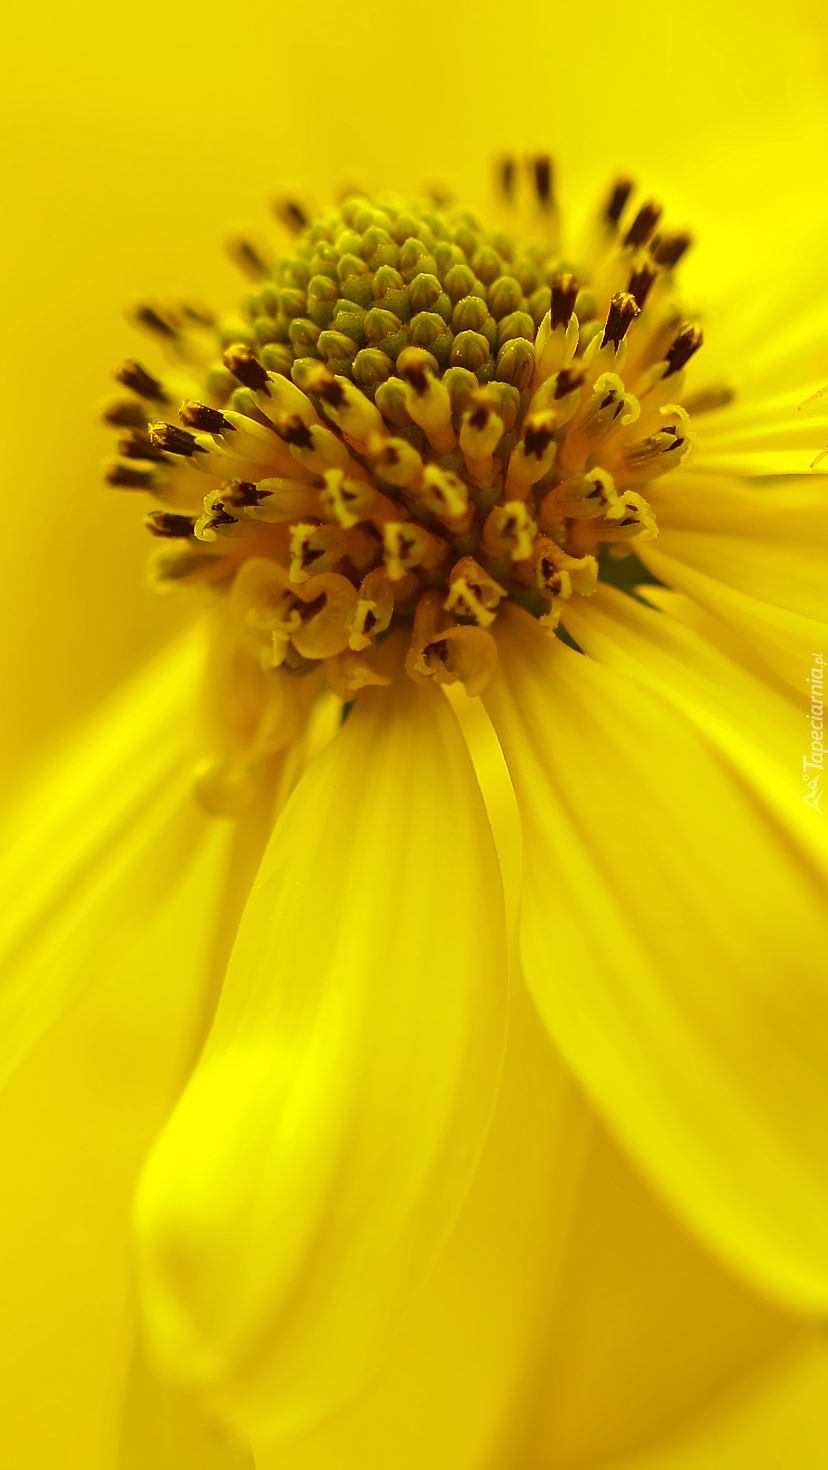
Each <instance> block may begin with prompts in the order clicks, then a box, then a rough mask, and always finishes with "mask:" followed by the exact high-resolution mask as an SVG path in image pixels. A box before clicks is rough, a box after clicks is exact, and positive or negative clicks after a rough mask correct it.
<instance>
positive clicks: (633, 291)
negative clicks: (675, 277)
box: [627, 265, 656, 310]
mask: <svg viewBox="0 0 828 1470" xmlns="http://www.w3.org/2000/svg"><path fill="white" fill-rule="evenodd" d="M655 278H656V272H655V270H654V269H653V267H652V266H651V265H642V267H641V269H640V270H638V271H633V272H632V275H631V276H630V283H629V285H628V287H627V291H628V292H629V294H630V296H632V298H633V300H634V302H635V304H636V306H637V307H638V308H639V310H641V309H642V308H643V306H644V304H645V302H646V300H647V297H648V296H649V294H650V291H651V289H652V285H653V282H654V280H655Z"/></svg>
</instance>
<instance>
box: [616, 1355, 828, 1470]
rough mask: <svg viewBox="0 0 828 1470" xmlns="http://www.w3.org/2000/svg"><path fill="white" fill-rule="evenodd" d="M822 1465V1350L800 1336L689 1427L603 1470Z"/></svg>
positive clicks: (827, 1452) (827, 1426)
mask: <svg viewBox="0 0 828 1470" xmlns="http://www.w3.org/2000/svg"><path fill="white" fill-rule="evenodd" d="M826 1461H828V1348H826V1346H825V1342H824V1339H823V1338H822V1336H821V1335H820V1334H818V1333H816V1332H814V1333H811V1334H810V1335H808V1336H802V1337H801V1338H800V1339H799V1340H798V1341H797V1342H796V1343H793V1344H792V1345H791V1346H790V1347H789V1348H787V1349H786V1350H785V1351H784V1352H781V1353H779V1354H778V1356H777V1357H776V1359H775V1360H774V1361H773V1362H771V1363H769V1364H768V1365H767V1366H766V1367H765V1368H764V1369H763V1370H762V1371H760V1372H758V1373H755V1374H752V1375H751V1376H750V1377H749V1378H748V1379H747V1380H746V1381H745V1383H744V1384H742V1385H740V1387H739V1388H738V1389H737V1390H735V1391H734V1392H733V1393H731V1394H728V1395H727V1396H725V1397H723V1399H722V1401H721V1402H720V1403H718V1404H716V1405H715V1406H713V1407H712V1408H711V1409H710V1410H708V1412H707V1413H705V1414H703V1415H699V1416H698V1419H697V1421H696V1423H695V1424H693V1425H692V1426H688V1427H687V1428H686V1429H685V1430H684V1431H683V1432H682V1433H680V1434H677V1435H675V1436H671V1437H670V1439H669V1441H668V1442H667V1443H665V1444H663V1445H660V1446H659V1447H658V1448H656V1449H653V1450H651V1451H650V1452H649V1453H647V1454H643V1455H635V1456H633V1457H632V1458H628V1457H625V1458H624V1459H623V1460H613V1461H612V1464H611V1465H605V1470H781V1467H783V1466H784V1467H787V1466H789V1465H790V1466H791V1467H793V1466H794V1465H795V1466H796V1470H823V1466H824V1465H825V1463H826Z"/></svg>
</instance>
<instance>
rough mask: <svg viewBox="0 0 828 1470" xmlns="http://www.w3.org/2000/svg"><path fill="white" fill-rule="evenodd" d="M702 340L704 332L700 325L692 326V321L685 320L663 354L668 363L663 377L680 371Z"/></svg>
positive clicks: (696, 350)
mask: <svg viewBox="0 0 828 1470" xmlns="http://www.w3.org/2000/svg"><path fill="white" fill-rule="evenodd" d="M703 341H704V333H703V332H702V329H701V327H696V326H694V325H693V323H692V322H685V323H684V326H683V327H682V328H681V329H680V331H679V333H678V336H677V337H676V338H675V340H674V342H673V344H672V346H671V348H670V350H669V352H667V353H666V354H665V361H666V362H667V363H669V366H668V368H667V371H666V373H665V374H664V376H665V378H670V377H672V375H673V373H677V372H680V370H681V369H682V368H683V367H684V366H685V365H686V364H687V363H688V362H689V361H690V359H691V357H692V356H693V354H694V353H696V352H698V350H699V348H700V347H701V345H702V342H703Z"/></svg>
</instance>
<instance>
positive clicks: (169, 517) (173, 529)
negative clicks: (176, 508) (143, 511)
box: [144, 510, 195, 540]
mask: <svg viewBox="0 0 828 1470" xmlns="http://www.w3.org/2000/svg"><path fill="white" fill-rule="evenodd" d="M144 525H145V526H146V528H147V530H148V531H149V533H150V535H151V536H165V537H168V538H169V539H170V540H175V539H179V538H181V537H184V536H192V534H193V529H194V527H195V518H194V517H193V516H179V515H173V514H172V513H171V512H170V511H166V510H151V511H150V513H149V515H148V516H147V518H146V520H145V521H144Z"/></svg>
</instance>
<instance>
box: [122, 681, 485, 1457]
mask: <svg viewBox="0 0 828 1470" xmlns="http://www.w3.org/2000/svg"><path fill="white" fill-rule="evenodd" d="M505 982H506V954H505V919H504V912H503V897H502V888H501V884H500V878H499V874H498V871H497V861H496V856H495V852H494V846H493V843H492V839H491V834H490V830H489V827H488V823H487V821H486V816H485V810H484V807H483V802H482V799H481V797H480V793H479V789H478V787H477V785H476V782H475V780H474V776H473V772H472V768H471V764H470V762H469V758H468V755H467V753H466V750H465V746H464V744H463V741H462V738H461V736H460V733H459V730H458V728H457V725H456V721H455V719H454V716H453V715H452V713H451V710H450V708H449V706H448V703H447V702H446V701H445V699H444V698H443V696H442V695H441V694H439V693H438V692H437V691H435V690H432V689H430V688H420V687H417V686H415V685H414V684H412V683H411V681H409V680H407V679H405V678H404V677H403V678H398V679H397V680H396V681H395V683H394V685H393V686H392V687H391V688H389V689H370V690H367V691H366V692H365V693H364V694H363V695H361V696H360V699H359V700H358V702H357V705H356V708H355V709H354V711H353V713H352V714H351V716H350V718H349V719H348V721H347V723H346V725H345V726H344V729H343V730H342V732H341V734H340V735H339V736H338V737H337V738H336V739H335V740H334V741H333V742H332V743H331V745H330V746H328V748H327V749H326V750H325V751H323V752H322V754H321V756H320V757H319V758H318V760H317V761H316V762H315V763H314V764H313V765H312V766H311V767H310V769H309V771H308V772H307V774H306V775H305V776H304V778H303V779H302V781H301V782H300V784H299V786H298V787H297V789H296V791H295V792H294V795H293V797H292V798H291V800H290V802H289V803H288V805H287V807H286V808H285V811H284V813H283V815H282V818H281V819H280V821H279V823H278V825H277V827H276V829H275V832H274V835H273V838H272V840H271V843H270V846H269V848H268V851H267V853H266V855H265V858H264V860H263V863H262V866H261V870H260V873H259V878H258V880H257V883H256V885H255V887H254V890H253V893H252V896H251V899H250V902H249V905H248V908H247V910H246V913H245V915H244V918H243V921H242V924H241V928H240V931H239V936H238V941H237V944H236V947H235V950H234V953H233V956H232V959H231V963H230V966H229V969H228V973H227V979H226V982H225V988H224V992H223V995H222V1000H221V1004H220V1007H219V1010H218V1013H217V1017H216V1022H215V1025H214V1028H213V1031H212V1034H211V1037H210V1041H209V1043H208V1046H207V1049H206V1051H205V1054H204V1057H203V1059H202V1061H201V1063H200V1065H199V1067H198V1069H197V1071H196V1073H195V1074H194V1077H193V1080H192V1082H191V1084H190V1086H189V1087H188V1089H187V1091H186V1093H185V1095H184V1098H183V1099H182V1102H181V1104H180V1106H179V1108H178V1109H177V1111H176V1113H175V1115H174V1117H173V1120H172V1122H171V1124H170V1126H169V1128H168V1129H167V1131H166V1133H165V1135H164V1137H163V1139H162V1141H161V1142H160V1144H159V1146H158V1148H157V1150H156V1152H155V1154H154V1156H153V1158H152V1160H151V1162H150V1165H149V1167H148V1170H147V1173H146V1175H145V1178H144V1181H143V1186H142V1189H141V1192H140V1198H139V1211H138V1218H139V1231H140V1239H141V1247H142V1254H143V1270H144V1286H145V1297H146V1304H147V1311H148V1314H149V1320H150V1324H151V1328H152V1335H153V1338H154V1340H155V1345H156V1349H157V1351H158V1353H159V1355H160V1357H161V1359H162V1360H163V1362H164V1363H166V1364H167V1365H168V1367H169V1368H170V1369H171V1370H174V1371H175V1372H176V1373H178V1374H180V1375H181V1376H182V1377H183V1378H186V1379H189V1380H190V1381H192V1382H195V1383H200V1384H202V1385H204V1386H208V1387H210V1388H211V1389H212V1390H213V1392H214V1393H215V1395H216V1397H217V1399H218V1400H219V1401H220V1402H222V1403H223V1404H225V1405H227V1406H228V1407H229V1409H230V1410H231V1411H232V1412H233V1414H234V1415H235V1417H236V1419H237V1421H238V1422H240V1423H241V1424H243V1425H244V1426H245V1427H246V1428H248V1429H249V1428H250V1426H255V1427H256V1430H257V1432H259V1433H267V1434H268V1435H271V1436H273V1437H277V1436H279V1437H281V1436H284V1435H288V1434H295V1433H296V1432H297V1431H298V1430H299V1429H301V1428H303V1427H305V1426H307V1425H310V1424H312V1423H313V1422H314V1421H316V1420H318V1419H319V1418H321V1417H323V1416H324V1415H325V1414H326V1413H328V1412H329V1411H330V1410H331V1409H332V1408H334V1407H336V1406H337V1405H338V1404H341V1403H344V1402H346V1401H347V1400H348V1399H349V1398H351V1397H353V1395H354V1394H356V1393H357V1392H358V1391H359V1390H360V1389H361V1388H362V1387H363V1386H364V1384H365V1382H366V1380H367V1379H368V1378H369V1377H370V1376H371V1375H372V1374H373V1373H374V1372H375V1371H376V1370H377V1368H378V1366H379V1365H380V1363H381V1361H382V1359H383V1357H384V1355H385V1354H386V1353H387V1351H388V1347H389V1343H390V1340H391V1337H392V1335H393V1332H394V1331H395V1329H396V1328H397V1326H398V1321H399V1317H400V1315H401V1313H402V1311H403V1310H404V1308H405V1307H406V1305H407V1303H408V1301H409V1299H410V1296H411V1294H412V1292H413V1291H414V1290H415V1289H416V1287H417V1285H418V1283H419V1281H420V1280H421V1278H422V1275H423V1273H424V1271H425V1270H426V1268H427V1267H428V1265H429V1264H430V1262H431V1260H432V1258H433V1256H434V1253H435V1251H436V1250H437V1248H438V1246H439V1244H440V1242H441V1240H442V1239H443V1237H444V1235H445V1233H446V1232H447V1230H448V1229H449V1227H450V1225H451V1222H452V1219H453V1217H454V1215H455V1213H456V1211H457V1209H458V1207H459V1205H460V1203H461V1201H462V1199H463V1196H464V1194H465V1192H466V1190H467V1187H468V1183H469V1180H470V1178H471V1175H472V1172H473V1170H474V1168H475V1165H476V1162H477V1158H478V1155H479V1151H480V1148H481V1146H482V1143H483V1138H484V1136H485V1132H486V1129H487V1127H488V1123H489V1120H490V1117H491V1110H492V1107H493V1104H494V1098H495V1094H496V1089H497V1083H498V1076H499V1069H500V1061H501V1053H502V1047H503V1039H504V1032H505V1014H504V1004H505Z"/></svg>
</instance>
